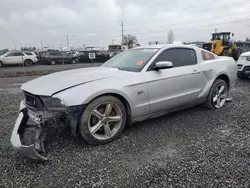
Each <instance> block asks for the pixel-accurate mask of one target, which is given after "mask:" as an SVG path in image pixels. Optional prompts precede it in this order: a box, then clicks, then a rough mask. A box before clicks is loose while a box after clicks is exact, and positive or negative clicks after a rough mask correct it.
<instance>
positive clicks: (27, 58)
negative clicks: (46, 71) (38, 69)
mask: <svg viewBox="0 0 250 188" xmlns="http://www.w3.org/2000/svg"><path fill="white" fill-rule="evenodd" d="M35 62H37V58H36V56H34V55H26V54H25V53H23V52H14V51H12V52H6V53H5V54H2V55H1V56H0V67H1V66H4V65H17V64H24V66H31V65H32V64H33V63H35Z"/></svg>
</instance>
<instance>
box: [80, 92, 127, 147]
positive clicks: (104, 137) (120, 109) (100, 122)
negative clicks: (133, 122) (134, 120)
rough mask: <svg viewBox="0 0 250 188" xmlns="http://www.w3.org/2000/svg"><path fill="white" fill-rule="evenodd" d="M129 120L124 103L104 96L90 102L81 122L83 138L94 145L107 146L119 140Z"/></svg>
mask: <svg viewBox="0 0 250 188" xmlns="http://www.w3.org/2000/svg"><path fill="white" fill-rule="evenodd" d="M126 120H127V114H126V109H125V107H124V105H123V104H122V102H121V101H120V100H119V99H117V98H116V97H113V96H102V97H98V98H96V99H94V100H93V101H92V102H90V103H89V104H88V105H87V107H86V109H85V110H84V112H83V114H82V116H81V118H80V121H79V125H78V126H79V131H80V134H81V136H82V137H83V138H84V139H85V140H86V141H87V142H88V143H89V144H93V145H100V144H107V143H109V142H112V141H113V140H115V139H117V138H118V137H119V136H120V135H121V133H122V131H123V130H124V127H125V124H126Z"/></svg>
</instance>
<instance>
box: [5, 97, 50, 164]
mask: <svg viewBox="0 0 250 188" xmlns="http://www.w3.org/2000/svg"><path fill="white" fill-rule="evenodd" d="M27 122H28V115H27V110H26V107H25V105H24V102H23V101H22V102H21V104H20V112H19V115H18V118H17V120H16V123H15V126H14V129H13V131H12V134H11V139H10V142H11V144H12V146H13V148H14V149H15V150H17V151H19V152H20V153H22V154H24V155H26V156H28V157H30V158H32V159H38V160H42V161H45V160H47V157H45V156H43V155H42V154H40V153H39V151H37V149H36V148H37V147H35V144H36V143H34V144H31V145H28V146H25V145H23V144H22V134H23V133H24V129H25V127H26V126H27ZM38 131H40V130H38ZM40 132H41V131H40ZM42 141H43V140H42Z"/></svg>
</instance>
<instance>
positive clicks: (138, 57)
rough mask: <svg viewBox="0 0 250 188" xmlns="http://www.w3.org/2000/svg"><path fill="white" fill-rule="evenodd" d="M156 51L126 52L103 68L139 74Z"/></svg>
mask: <svg viewBox="0 0 250 188" xmlns="http://www.w3.org/2000/svg"><path fill="white" fill-rule="evenodd" d="M157 51H158V49H152V48H151V49H145V48H144V49H134V50H127V51H124V52H121V53H119V54H118V55H116V56H114V57H113V58H111V59H110V60H108V61H107V62H106V63H104V64H103V65H102V66H103V67H113V68H118V69H120V70H126V71H133V72H139V71H141V70H142V69H143V67H144V66H145V65H146V64H147V62H148V61H149V60H150V58H151V57H152V56H153V55H154V54H155V53H156V52H157Z"/></svg>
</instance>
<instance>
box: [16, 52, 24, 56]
mask: <svg viewBox="0 0 250 188" xmlns="http://www.w3.org/2000/svg"><path fill="white" fill-rule="evenodd" d="M15 55H16V56H23V53H22V52H16V54H15Z"/></svg>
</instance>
